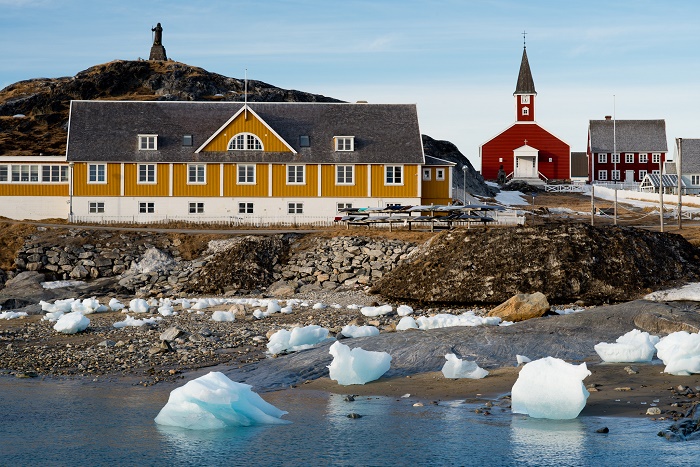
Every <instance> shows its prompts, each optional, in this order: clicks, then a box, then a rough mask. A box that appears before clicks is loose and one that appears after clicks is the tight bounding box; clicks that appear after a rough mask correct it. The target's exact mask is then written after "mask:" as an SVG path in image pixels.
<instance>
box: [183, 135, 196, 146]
mask: <svg viewBox="0 0 700 467" xmlns="http://www.w3.org/2000/svg"><path fill="white" fill-rule="evenodd" d="M193 144H194V138H193V136H192V135H182V145H183V146H192V145H193Z"/></svg>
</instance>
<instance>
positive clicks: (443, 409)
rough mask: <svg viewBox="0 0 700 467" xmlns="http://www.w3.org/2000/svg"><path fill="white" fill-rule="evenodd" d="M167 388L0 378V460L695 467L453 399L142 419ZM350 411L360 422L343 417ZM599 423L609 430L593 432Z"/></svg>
mask: <svg viewBox="0 0 700 467" xmlns="http://www.w3.org/2000/svg"><path fill="white" fill-rule="evenodd" d="M174 388H175V386H173V385H165V384H163V385H158V386H155V387H150V388H142V387H139V386H130V387H127V386H121V385H116V386H115V385H109V384H105V383H100V384H91V383H84V382H77V381H40V380H18V379H14V378H0V414H2V419H1V420H0V465H13V466H17V465H103V464H112V465H124V464H129V465H134V464H138V465H169V466H179V465H224V464H225V465H281V464H284V465H329V464H330V465H343V466H355V465H363V466H367V465H377V466H379V465H382V466H383V465H397V466H398V465H402V466H404V465H557V466H561V465H596V466H599V465H650V466H651V465H668V466H671V465H695V464H697V459H698V456H699V455H700V443H669V442H667V441H665V440H664V439H663V438H659V437H657V436H656V433H657V432H658V431H659V430H660V429H663V428H666V427H667V426H668V425H669V422H652V421H650V420H647V419H628V418H602V417H580V418H578V419H576V420H570V421H552V420H536V419H531V418H529V417H526V416H520V415H512V414H511V413H510V411H505V412H501V411H500V410H501V409H495V410H494V413H493V414H492V415H490V416H485V415H482V414H476V413H474V406H472V405H467V404H462V403H459V402H452V403H446V402H441V403H440V405H438V406H434V405H426V406H425V407H413V402H415V401H414V400H412V399H410V398H409V399H399V400H396V399H391V398H377V397H358V398H357V400H356V401H355V402H345V401H343V396H338V395H329V394H325V393H318V392H313V391H305V390H301V389H297V390H290V391H283V392H277V393H266V394H263V398H264V399H265V400H267V401H268V402H270V403H272V404H274V405H275V406H277V407H279V408H280V409H283V410H286V411H288V412H289V414H288V415H285V416H284V418H285V419H287V420H291V421H293V423H292V424H289V425H275V426H262V427H248V428H236V429H228V430H221V431H191V430H184V429H178V428H172V427H161V426H158V425H156V424H155V423H154V422H153V418H154V417H155V416H156V415H157V413H158V411H159V410H160V409H161V408H162V407H163V405H165V402H166V401H167V398H168V395H169V392H170V390H172V389H174ZM350 412H355V413H358V414H361V415H362V418H360V419H350V418H347V414H348V413H350ZM602 426H607V427H609V429H610V433H609V434H596V433H595V430H596V429H597V428H600V427H602Z"/></svg>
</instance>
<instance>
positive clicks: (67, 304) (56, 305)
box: [39, 298, 75, 315]
mask: <svg viewBox="0 0 700 467" xmlns="http://www.w3.org/2000/svg"><path fill="white" fill-rule="evenodd" d="M74 301H75V299H74V298H66V299H64V300H56V301H55V302H53V303H48V302H45V301H43V300H41V301H40V302H39V305H41V310H42V311H46V312H47V313H58V315H61V314H63V313H68V312H69V311H71V306H72V305H73V302H74Z"/></svg>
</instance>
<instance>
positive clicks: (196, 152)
mask: <svg viewBox="0 0 700 467" xmlns="http://www.w3.org/2000/svg"><path fill="white" fill-rule="evenodd" d="M245 110H247V111H248V112H250V113H252V114H253V115H254V116H255V118H257V119H258V120H260V122H261V123H262V124H263V125H264V126H265V128H267V129H268V130H269V131H270V132H271V133H272V134H273V135H274V136H275V137H277V138H278V139H279V140H280V141H282V143H284V145H285V146H287V148H289V150H290V151H292V153H294V154H296V153H297V152H296V151H295V150H294V148H293V147H292V146H291V145H290V144H289V143H287V141H285V140H284V138H282V137H281V136H280V135H279V134H278V133H277V132H276V131H275V130H273V129H272V127H271V126H270V125H268V124H267V122H266V121H265V120H263V119H262V118H260V115H258V114H257V113H255V112H254V111H253V109H251V108H250V106H249V105H248V104H243V106H242V107H241V108H240V110H238V112H236V113H235V114H233V116H232V117H231V118H229V119H228V120H227V121H226V123H224V124H223V125H221V127H220V128H219V129H218V130H216V131H215V132H214V134H213V135H211V136H210V137H209V138H208V139H207V140H206V141H205V142H204V143H203V144H202V145H201V146H200V147H199V148H197V150H196V151H195V154H198V153H199V152H201V151H202V150H203V149H204V148H205V147H206V146H207V145H208V144H209V143H210V142H211V141H212V140H213V139H214V138H216V137H217V136H218V135H219V134H220V133H221V132H222V131H224V129H226V127H227V126H229V125H230V124H231V122H233V121H234V120H235V119H236V118H237V117H238V116H239V115H240V114H241V113H243V111H245ZM251 134H253V133H251ZM256 136H257V135H256ZM261 142H262V140H261Z"/></svg>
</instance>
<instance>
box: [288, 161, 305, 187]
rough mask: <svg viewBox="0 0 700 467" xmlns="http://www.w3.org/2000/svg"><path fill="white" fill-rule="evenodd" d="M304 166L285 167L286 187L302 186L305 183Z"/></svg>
mask: <svg viewBox="0 0 700 467" xmlns="http://www.w3.org/2000/svg"><path fill="white" fill-rule="evenodd" d="M304 167H306V166H304V165H288V166H287V185H303V184H305V183H306V171H305V170H304Z"/></svg>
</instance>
